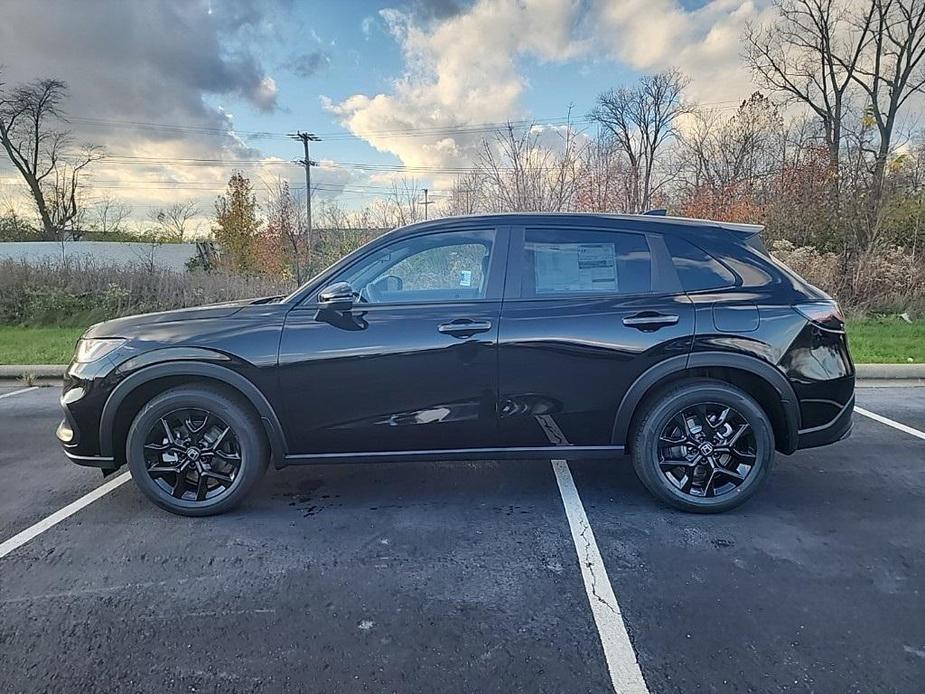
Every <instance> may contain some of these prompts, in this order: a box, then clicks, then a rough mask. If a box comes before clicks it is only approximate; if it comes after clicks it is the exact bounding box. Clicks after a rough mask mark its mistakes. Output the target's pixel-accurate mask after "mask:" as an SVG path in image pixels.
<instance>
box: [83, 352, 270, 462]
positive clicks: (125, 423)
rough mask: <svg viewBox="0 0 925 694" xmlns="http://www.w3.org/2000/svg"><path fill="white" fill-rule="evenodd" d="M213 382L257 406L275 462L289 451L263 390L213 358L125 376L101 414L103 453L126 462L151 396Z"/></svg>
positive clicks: (168, 364)
mask: <svg viewBox="0 0 925 694" xmlns="http://www.w3.org/2000/svg"><path fill="white" fill-rule="evenodd" d="M196 382H200V383H213V384H218V385H221V386H223V387H225V388H229V389H231V390H232V391H234V392H235V393H237V394H238V395H240V396H241V397H243V398H244V399H245V400H246V401H247V402H249V403H250V405H251V406H252V407H253V408H254V411H255V412H256V413H257V415H258V416H259V417H260V419H261V421H262V422H263V426H264V430H265V433H266V436H267V440H268V442H269V445H270V455H271V459H272V460H273V462H274V464H277V465H278V464H279V463H280V461H282V460H283V459H284V458H285V456H286V453H287V452H288V451H287V447H286V438H285V435H284V433H283V428H282V425H281V424H280V421H279V418H278V417H277V416H276V412H275V411H274V409H273V406H272V405H270V402H269V401H268V400H267V398H266V396H265V395H264V394H263V392H262V391H261V390H260V389H259V388H258V387H257V386H256V385H254V384H253V383H252V382H251V381H250V380H248V379H247V378H246V377H244V376H242V375H241V374H239V373H238V372H236V371H233V370H231V369H229V368H226V367H224V366H220V365H218V364H213V363H209V362H193V361H170V362H165V363H159V364H153V365H150V366H145V367H143V368H141V369H139V370H138V371H135V372H133V373H131V374H130V375H129V376H127V377H125V378H124V379H123V380H122V381H121V382H120V383H119V384H118V385H117V386H116V387H115V388H114V389H113V391H112V393H110V395H109V397H108V398H107V400H106V404H105V405H104V406H103V411H102V414H101V416H100V432H99V434H100V454H101V455H104V456H111V457H113V458H115V459H116V461H117V462H120V463H123V462H124V450H123V449H124V445H123V444H124V442H125V437H126V435H127V433H128V428H129V426H130V425H131V422H132V420H133V419H134V417H135V415H136V414H137V412H138V410H139V409H140V408H141V407H142V406H143V405H144V403H145V402H147V401H148V400H149V399H150V398H151V397H153V396H154V395H155V394H157V393H159V392H163V391H164V390H166V389H167V388H171V387H173V386H175V385H190V384H191V383H196Z"/></svg>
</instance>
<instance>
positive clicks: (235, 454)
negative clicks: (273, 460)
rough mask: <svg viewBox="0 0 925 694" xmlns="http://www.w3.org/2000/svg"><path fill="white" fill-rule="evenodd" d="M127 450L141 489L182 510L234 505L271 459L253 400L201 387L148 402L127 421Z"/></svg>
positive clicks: (207, 512) (207, 511) (206, 512)
mask: <svg viewBox="0 0 925 694" xmlns="http://www.w3.org/2000/svg"><path fill="white" fill-rule="evenodd" d="M194 449H195V450H194ZM125 454H126V460H127V461H128V466H129V469H130V470H131V472H132V479H133V480H134V481H135V484H136V485H137V486H138V488H139V489H140V490H141V491H142V493H143V494H144V495H145V496H147V497H148V498H149V499H150V500H151V501H153V502H154V503H155V504H157V505H158V506H160V507H161V508H162V509H165V510H167V511H170V512H171V513H176V514H179V515H183V516H211V515H215V514H218V513H224V512H225V511H228V510H230V509H232V508H234V507H235V506H237V505H238V504H239V503H241V501H242V500H243V499H244V497H246V496H247V495H248V493H250V491H251V490H252V489H253V488H254V486H255V485H256V484H257V483H258V482H259V481H260V478H261V477H262V476H263V473H264V472H265V471H266V468H267V463H268V461H269V452H268V446H267V441H266V437H265V434H264V433H263V429H262V427H261V423H260V419H259V418H258V417H257V415H256V413H255V412H254V411H253V410H252V409H251V407H250V404H249V403H247V402H246V401H245V400H244V399H243V398H241V397H240V396H238V395H237V394H235V393H233V392H229V391H227V390H225V389H223V388H219V387H214V386H205V385H202V386H181V387H178V388H172V389H170V390H168V391H165V392H163V393H161V394H159V395H157V396H155V397H153V398H152V399H151V400H150V401H148V402H147V403H146V404H145V405H144V406H143V407H142V409H141V411H140V412H139V413H138V415H137V416H136V417H135V420H134V421H133V422H132V426H131V428H130V429H129V432H128V436H127V438H126V443H125ZM181 469H182V470H183V473H182V476H181V474H180V473H179V472H178V471H179V470H181ZM178 493H179V496H178Z"/></svg>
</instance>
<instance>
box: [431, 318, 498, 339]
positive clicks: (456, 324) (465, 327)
mask: <svg viewBox="0 0 925 694" xmlns="http://www.w3.org/2000/svg"><path fill="white" fill-rule="evenodd" d="M437 330H439V331H440V332H441V333H444V334H446V335H452V336H453V337H472V336H473V335H475V334H476V333H484V332H486V331H488V330H491V321H487V320H472V319H471V318H457V319H456V320H454V321H450V322H449V323H441V324H440V325H439V326H437Z"/></svg>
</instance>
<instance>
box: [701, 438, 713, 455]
mask: <svg viewBox="0 0 925 694" xmlns="http://www.w3.org/2000/svg"><path fill="white" fill-rule="evenodd" d="M699 450H700V455H710V454H712V453H713V444H712V443H710V442H709V441H704V442H703V443H702V444H700V447H699Z"/></svg>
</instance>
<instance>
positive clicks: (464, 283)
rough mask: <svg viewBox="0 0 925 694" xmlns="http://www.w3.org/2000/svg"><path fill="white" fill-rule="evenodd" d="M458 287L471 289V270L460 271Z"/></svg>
mask: <svg viewBox="0 0 925 694" xmlns="http://www.w3.org/2000/svg"><path fill="white" fill-rule="evenodd" d="M459 286H460V287H471V286H472V270H461V271H460V272H459Z"/></svg>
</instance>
